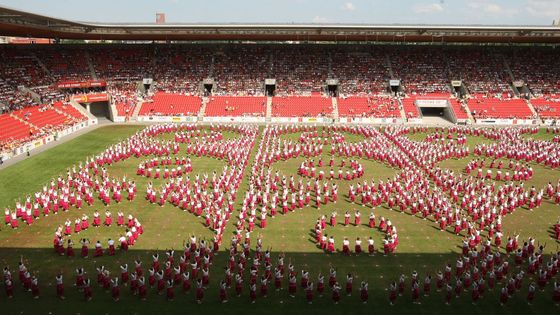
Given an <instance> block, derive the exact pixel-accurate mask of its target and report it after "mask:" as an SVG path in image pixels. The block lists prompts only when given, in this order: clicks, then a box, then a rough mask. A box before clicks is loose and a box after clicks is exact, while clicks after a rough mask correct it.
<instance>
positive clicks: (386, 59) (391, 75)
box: [385, 55, 395, 78]
mask: <svg viewBox="0 0 560 315" xmlns="http://www.w3.org/2000/svg"><path fill="white" fill-rule="evenodd" d="M385 65H386V66H387V70H388V71H389V76H390V78H394V77H395V73H394V72H393V67H392V66H391V58H390V57H389V55H385Z"/></svg>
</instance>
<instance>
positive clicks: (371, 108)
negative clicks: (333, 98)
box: [337, 96, 401, 118]
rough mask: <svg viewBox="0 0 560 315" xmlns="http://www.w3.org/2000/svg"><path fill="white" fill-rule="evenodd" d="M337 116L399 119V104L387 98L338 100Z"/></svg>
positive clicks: (348, 98) (353, 97)
mask: <svg viewBox="0 0 560 315" xmlns="http://www.w3.org/2000/svg"><path fill="white" fill-rule="evenodd" d="M337 103H338V115H339V116H340V117H375V118H396V117H400V115H401V113H400V106H399V102H398V101H397V100H395V99H394V98H392V97H389V96H372V97H355V96H350V97H347V98H338V99H337Z"/></svg>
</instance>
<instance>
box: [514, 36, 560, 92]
mask: <svg viewBox="0 0 560 315" xmlns="http://www.w3.org/2000/svg"><path fill="white" fill-rule="evenodd" d="M504 54H506V56H507V58H508V60H509V67H510V69H511V72H512V73H513V76H514V77H515V79H516V80H523V81H524V82H525V83H526V84H527V85H528V87H529V88H530V90H531V92H532V93H533V94H534V95H537V96H541V95H547V94H560V60H559V59H560V58H558V50H557V49H554V48H552V47H538V48H537V47H524V48H516V47H512V48H510V49H507V50H504Z"/></svg>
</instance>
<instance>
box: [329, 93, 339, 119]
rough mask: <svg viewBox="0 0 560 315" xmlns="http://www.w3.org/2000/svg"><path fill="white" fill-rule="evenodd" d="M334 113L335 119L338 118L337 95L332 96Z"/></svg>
mask: <svg viewBox="0 0 560 315" xmlns="http://www.w3.org/2000/svg"><path fill="white" fill-rule="evenodd" d="M331 99H332V108H333V111H332V115H333V119H334V120H338V100H337V99H336V97H332V98H331Z"/></svg>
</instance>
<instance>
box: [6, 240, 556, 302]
mask: <svg viewBox="0 0 560 315" xmlns="http://www.w3.org/2000/svg"><path fill="white" fill-rule="evenodd" d="M535 242H536V241H535V240H534V239H532V238H529V239H528V240H527V241H525V242H524V243H523V244H520V243H518V236H512V237H510V238H509V241H508V244H507V245H506V247H505V252H504V251H502V250H500V248H495V247H493V246H492V242H491V241H490V240H487V241H485V242H483V243H482V244H480V245H477V246H475V247H470V246H468V245H465V246H464V247H463V251H462V254H461V255H459V256H458V257H457V260H456V261H455V262H454V263H453V264H451V263H447V265H445V267H444V268H443V269H441V270H438V271H436V272H435V273H434V274H431V273H426V275H425V277H424V278H421V276H420V274H419V273H418V272H416V271H413V272H412V273H411V275H410V277H406V276H405V275H404V274H403V275H401V276H400V278H399V279H398V280H397V281H394V282H392V283H390V285H389V288H388V298H389V303H390V304H391V305H393V304H395V303H397V300H400V299H403V298H402V297H401V296H403V295H405V294H406V295H408V293H405V291H408V292H410V297H411V300H412V302H413V303H421V299H422V296H429V295H431V294H432V292H433V291H437V292H442V293H440V294H442V303H445V304H451V303H453V301H454V300H455V299H457V298H461V297H463V296H470V299H471V300H472V303H473V304H476V303H477V302H478V301H479V300H480V299H481V298H483V297H484V296H485V294H486V293H487V292H489V291H491V292H495V291H496V290H497V292H499V303H501V304H502V305H503V304H507V303H508V301H509V300H510V299H511V298H514V297H515V298H520V294H521V293H520V292H521V291H523V292H526V295H525V297H524V298H525V299H526V301H527V303H528V304H532V303H533V301H534V299H535V297H536V295H538V294H539V291H545V289H547V288H548V289H551V290H550V291H551V295H552V296H551V297H547V299H550V298H551V299H552V300H553V301H554V303H556V304H557V305H558V304H560V282H559V281H557V280H556V279H557V274H558V268H560V252H556V253H553V254H552V255H551V256H550V257H549V258H548V259H546V258H545V256H544V251H545V246H544V245H540V244H536V243H535ZM255 243H256V245H255V247H254V250H251V239H250V235H247V236H245V237H243V236H241V235H236V236H234V237H233V238H232V239H231V245H230V248H229V251H226V253H228V255H229V256H227V257H228V258H227V262H226V266H225V269H224V274H223V278H222V279H221V280H220V282H219V284H218V288H217V290H216V291H212V292H215V293H212V294H217V296H218V298H219V301H221V302H222V303H226V302H228V300H229V299H230V297H231V296H234V297H237V298H241V297H242V296H246V297H248V300H249V301H250V302H251V303H255V302H256V301H257V299H260V298H267V297H268V295H269V292H270V291H272V290H275V291H276V294H275V295H276V296H279V297H280V298H282V297H286V298H287V297H290V298H295V297H296V295H297V292H298V291H301V292H302V293H303V294H300V295H303V296H304V298H305V302H307V303H309V304H311V303H313V301H314V299H315V298H317V297H319V298H321V297H323V296H324V295H327V296H330V298H331V299H332V301H333V303H334V304H337V303H338V302H339V301H340V300H341V298H342V297H343V296H344V295H346V296H348V297H350V296H353V295H354V294H355V293H356V295H357V296H358V298H359V300H360V301H361V302H363V303H367V302H368V299H369V291H368V285H369V284H368V281H367V279H364V280H362V281H361V283H360V285H359V286H358V287H357V288H355V287H354V279H355V278H357V276H356V275H353V274H352V273H347V274H343V275H342V276H339V275H337V268H335V267H333V266H330V269H329V271H328V273H327V274H322V273H321V272H318V273H316V274H315V275H312V274H311V272H310V271H309V270H307V269H306V268H303V269H297V267H296V266H295V265H294V264H293V263H292V262H291V261H288V262H287V264H286V258H285V255H284V254H283V253H279V254H278V255H277V258H276V263H275V265H273V261H272V251H271V249H266V250H265V249H264V248H263V242H262V238H260V237H259V238H257V240H256V241H255ZM216 254H217V252H216V251H215V250H214V248H213V246H212V245H211V244H209V243H207V242H206V240H204V239H201V240H197V238H196V237H195V236H191V237H190V239H189V240H188V241H186V242H185V245H184V249H183V251H182V252H181V253H180V254H179V257H176V254H175V251H174V250H166V251H165V256H164V257H163V259H162V258H161V257H160V254H159V253H154V254H153V255H152V257H151V258H152V259H151V261H150V262H149V264H148V265H147V266H146V265H145V264H144V262H143V261H142V260H141V259H139V258H138V259H136V260H135V261H134V262H133V265H132V266H130V267H129V265H128V264H127V263H123V264H121V265H120V266H119V270H117V271H116V272H115V273H112V272H111V271H110V270H108V268H106V267H105V266H103V265H98V266H97V267H96V271H95V272H94V274H96V278H92V277H91V276H90V275H89V273H88V272H87V271H86V270H85V269H84V268H82V267H78V268H76V269H75V279H73V280H72V281H71V283H72V284H73V286H74V287H75V288H76V289H77V290H78V291H79V292H82V294H83V296H84V299H85V300H86V301H90V300H92V299H93V292H94V291H93V288H92V287H93V286H94V285H95V284H97V285H98V286H99V287H101V288H103V289H104V290H105V291H106V292H107V293H109V294H110V295H111V297H112V299H113V300H115V301H118V300H119V299H120V297H121V294H122V293H123V292H122V291H123V290H125V288H126V290H127V291H129V293H127V294H128V295H131V296H137V297H138V298H139V299H142V300H146V299H147V298H148V296H149V295H163V296H165V298H166V299H167V300H169V301H173V300H174V299H175V296H176V294H177V293H183V294H189V293H190V292H191V291H194V300H195V301H196V302H197V303H202V302H203V300H204V297H205V295H206V291H207V290H208V289H209V287H210V286H209V284H210V270H211V266H212V264H213V262H214V255H216ZM27 264H28V262H25V261H24V260H23V259H21V260H20V262H19V264H18V270H17V272H18V279H15V278H14V277H13V276H12V270H11V269H10V267H9V266H6V267H4V270H3V280H4V288H5V292H6V295H7V296H8V298H12V297H14V295H15V294H18V293H17V292H16V290H15V289H14V288H15V287H16V285H17V282H18V281H19V286H20V287H21V288H22V289H23V291H24V292H31V295H32V296H33V297H34V298H36V299H37V298H39V297H40V285H39V279H38V277H37V275H32V274H31V272H30V271H29V270H28V267H27ZM146 267H148V268H147V269H145V268H146ZM214 268H215V267H214ZM219 279H220V278H218V280H219ZM54 280H55V283H56V286H55V290H56V291H55V292H56V296H57V297H59V298H60V299H65V284H66V283H67V282H65V281H64V275H63V273H62V272H60V273H58V274H57V275H56V276H55V279H54ZM214 282H217V281H214ZM432 282H434V283H432ZM407 287H408V288H407ZM525 288H527V289H526V290H525ZM285 289H286V290H285ZM284 290H285V291H284ZM282 292H285V293H282ZM524 294H525V293H524ZM49 295H50V294H49ZM541 295H542V294H541ZM407 301H408V299H407Z"/></svg>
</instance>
